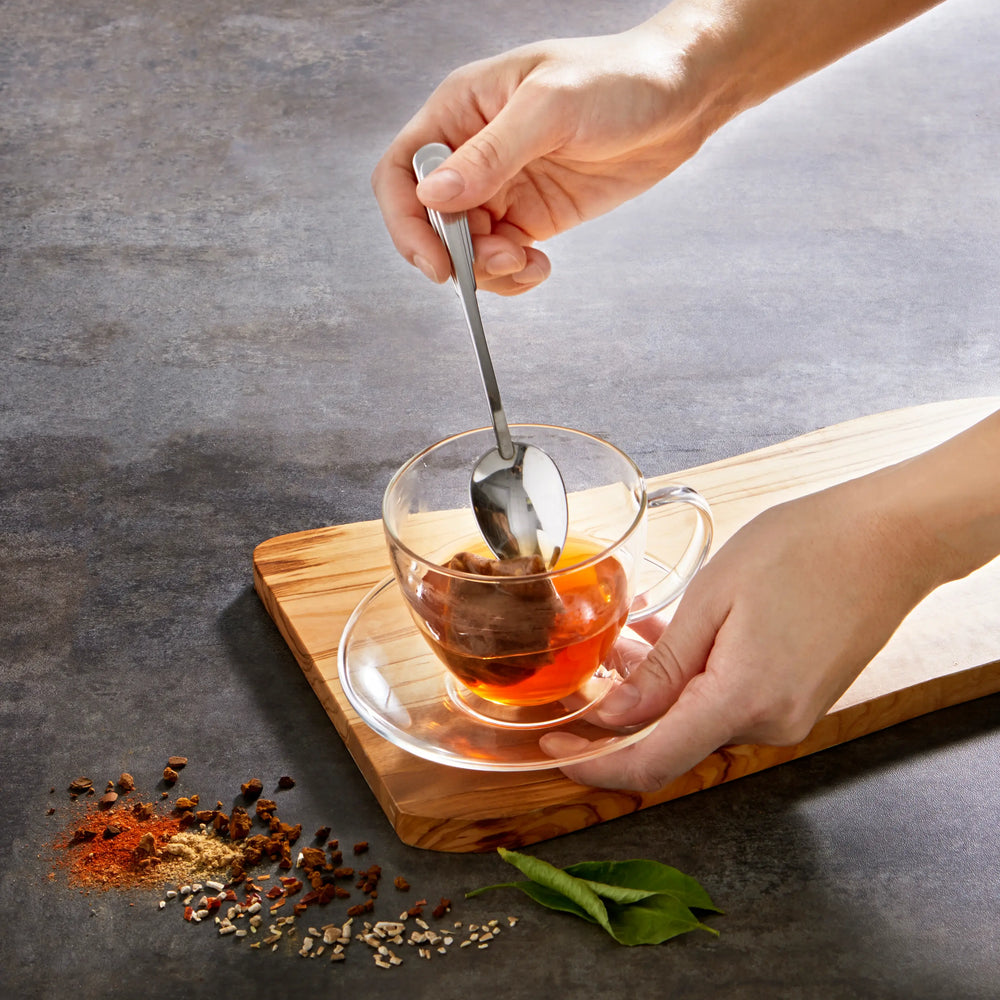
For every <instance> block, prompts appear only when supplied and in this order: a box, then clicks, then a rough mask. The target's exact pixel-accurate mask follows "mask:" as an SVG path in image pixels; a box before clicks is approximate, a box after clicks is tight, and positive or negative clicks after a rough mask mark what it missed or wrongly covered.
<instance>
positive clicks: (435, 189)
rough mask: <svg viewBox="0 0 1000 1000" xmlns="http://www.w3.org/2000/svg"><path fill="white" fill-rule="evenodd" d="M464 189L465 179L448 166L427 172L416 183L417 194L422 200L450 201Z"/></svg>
mask: <svg viewBox="0 0 1000 1000" xmlns="http://www.w3.org/2000/svg"><path fill="white" fill-rule="evenodd" d="M464 190H465V181H464V180H463V178H462V175H461V174H460V173H459V172H458V171H457V170H452V169H451V168H450V167H448V168H447V169H445V170H435V171H434V172H433V173H430V174H428V175H427V176H426V177H425V178H424V179H423V180H422V181H421V182H420V183H419V184H418V185H417V194H418V195H419V196H420V197H421V198H422V199H424V200H427V199H429V200H431V201H450V200H451V199H452V198H457V197H458V196H459V195H460V194H461V193H462V192H463V191H464Z"/></svg>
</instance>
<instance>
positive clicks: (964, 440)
mask: <svg viewBox="0 0 1000 1000" xmlns="http://www.w3.org/2000/svg"><path fill="white" fill-rule="evenodd" d="M869 479H870V483H869V486H870V487H871V488H872V489H873V490H874V491H875V495H876V496H877V497H878V499H879V501H880V506H881V507H882V508H883V509H884V510H886V511H887V512H888V514H889V517H890V519H891V522H892V524H893V527H894V530H896V531H899V532H903V533H905V534H907V535H908V536H910V537H911V538H912V539H913V542H914V545H915V546H916V555H917V557H918V559H919V561H920V563H922V564H923V565H924V566H925V567H926V571H927V574H928V581H929V584H930V585H931V586H932V587H933V586H939V585H940V584H942V583H947V582H948V581H950V580H955V579H958V578H960V577H963V576H966V575H967V574H969V573H971V572H973V571H974V570H976V569H978V568H979V567H980V566H982V565H984V564H985V563H987V562H989V561H990V560H991V559H993V558H995V557H996V556H998V555H1000V411H998V412H996V413H994V414H992V415H991V416H990V417H987V418H986V419H985V420H982V421H980V422H979V423H978V424H975V425H974V426H973V427H970V428H969V429H968V430H967V431H965V432H963V433H962V434H959V435H958V436H957V437H954V438H951V439H950V440H948V441H945V442H944V443H943V444H941V445H939V446H938V447H937V448H933V449H932V450H930V451H928V452H925V453H924V454H922V455H919V456H917V457H916V458H913V459H910V460H909V461H907V462H902V463H900V464H899V465H894V466H891V467H890V468H887V469H884V470H883V471H882V472H879V473H876V474H874V475H873V476H871V477H869Z"/></svg>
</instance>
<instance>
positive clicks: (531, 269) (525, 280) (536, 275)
mask: <svg viewBox="0 0 1000 1000" xmlns="http://www.w3.org/2000/svg"><path fill="white" fill-rule="evenodd" d="M511 278H512V279H513V280H514V281H516V282H517V283H518V284H519V285H537V284H538V282H539V281H543V280H544V279H545V272H544V271H543V270H542V267H541V265H540V264H528V266H527V267H525V268H524V269H523V270H521V271H518V272H517V274H512V275H511Z"/></svg>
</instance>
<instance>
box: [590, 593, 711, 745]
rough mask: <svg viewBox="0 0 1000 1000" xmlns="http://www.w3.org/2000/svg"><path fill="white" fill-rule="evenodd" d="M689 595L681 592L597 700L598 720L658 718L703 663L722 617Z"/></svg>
mask: <svg viewBox="0 0 1000 1000" xmlns="http://www.w3.org/2000/svg"><path fill="white" fill-rule="evenodd" d="M690 596H691V599H690V600H689V595H688V594H685V595H684V598H683V599H682V601H681V603H680V605H679V606H678V608H677V612H676V614H675V615H674V618H673V620H672V621H671V622H669V624H667V625H666V626H665V627H664V628H663V631H662V632H661V634H660V637H659V638H658V639H657V640H656V642H655V644H654V645H653V646H652V648H650V649H649V652H648V653H647V654H646V657H645V659H643V660H642V661H641V662H640V663H639V664H638V665H637V666H635V667H634V668H633V669H632V670H631V671H629V672H628V674H627V676H626V678H625V681H624V682H623V683H622V684H619V685H618V686H617V687H616V688H615V689H614V690H613V691H611V692H610V693H609V694H608V696H607V697H606V698H605V699H604V701H602V702H601V703H600V705H598V706H597V709H596V710H595V713H594V715H595V721H596V722H597V723H598V725H605V726H610V727H612V728H618V727H625V726H634V725H637V724H638V723H641V722H647V721H648V720H650V719H656V718H658V717H659V716H661V715H663V713H664V712H666V711H667V709H669V708H670V707H671V706H672V705H673V704H674V702H676V701H677V699H678V698H679V697H680V695H681V692H682V691H683V690H684V688H685V687H687V685H688V682H689V681H690V680H691V679H692V678H693V677H695V676H696V675H697V674H699V673H701V672H702V671H703V670H704V669H705V664H706V663H707V662H708V657H709V654H710V653H711V651H712V646H713V644H714V643H715V637H716V635H717V634H718V630H719V628H721V626H722V621H723V620H724V617H723V618H721V619H716V618H715V617H714V616H713V615H711V614H710V609H709V608H707V607H705V606H703V605H702V604H701V603H699V602H698V600H697V598H696V596H695V595H690ZM636 628H640V629H641V626H636Z"/></svg>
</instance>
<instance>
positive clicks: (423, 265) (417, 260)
mask: <svg viewBox="0 0 1000 1000" xmlns="http://www.w3.org/2000/svg"><path fill="white" fill-rule="evenodd" d="M413 264H414V266H415V267H419V268H420V270H421V271H423V272H424V274H426V275H427V277H428V278H430V279H431V281H435V282H436V281H437V280H438V279H437V275H436V274H435V273H434V268H433V267H431V262H430V261H429V260H427V258H426V257H421V256H420V255H419V254H417V255H416V256H415V257H414V258H413Z"/></svg>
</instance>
